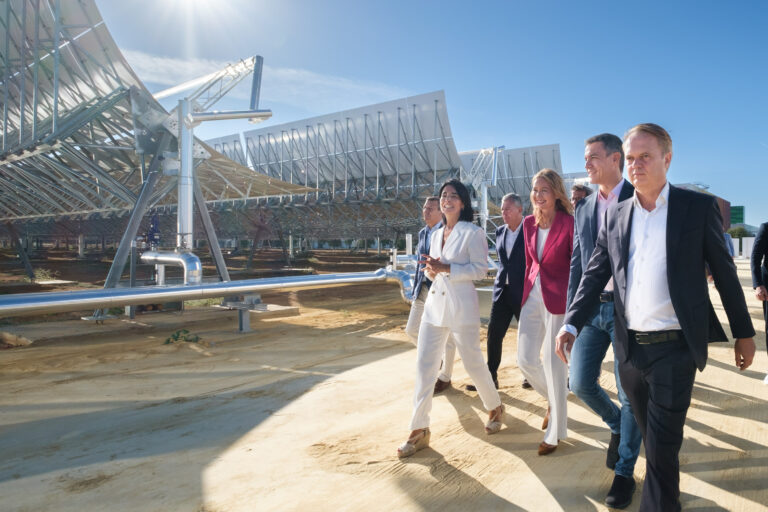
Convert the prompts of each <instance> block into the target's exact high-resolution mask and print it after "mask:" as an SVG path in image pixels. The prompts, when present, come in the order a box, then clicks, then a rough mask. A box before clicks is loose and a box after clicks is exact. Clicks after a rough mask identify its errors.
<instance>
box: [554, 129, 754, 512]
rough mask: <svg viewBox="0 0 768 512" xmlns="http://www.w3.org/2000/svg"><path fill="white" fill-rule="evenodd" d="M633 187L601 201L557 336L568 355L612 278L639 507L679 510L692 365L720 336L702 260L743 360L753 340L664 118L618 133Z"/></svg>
mask: <svg viewBox="0 0 768 512" xmlns="http://www.w3.org/2000/svg"><path fill="white" fill-rule="evenodd" d="M624 152H625V157H626V162H627V169H628V174H629V177H630V179H631V180H632V184H633V185H634V186H635V194H634V196H633V197H632V199H631V200H626V201H624V202H620V203H617V204H616V205H614V206H612V207H610V208H609V209H608V213H607V215H606V219H605V222H604V224H603V226H602V229H601V230H600V233H599V234H598V237H597V243H596V246H595V251H594V253H593V254H592V257H591V259H590V261H589V264H588V266H587V270H586V272H584V275H583V277H582V279H581V282H580V284H579V287H578V290H577V291H576V295H575V297H574V299H573V302H572V303H571V305H570V308H569V309H568V312H567V313H566V317H565V322H566V330H565V331H563V332H561V333H560V334H559V335H558V338H557V352H558V355H559V356H560V357H561V358H562V359H565V356H566V353H567V352H569V351H570V349H571V347H572V346H573V342H574V339H575V336H574V334H573V331H574V330H576V331H578V330H580V329H581V328H583V326H584V325H585V324H586V323H587V321H588V320H589V317H590V314H591V313H592V305H593V304H594V302H595V300H597V299H598V298H599V296H600V294H601V293H602V290H603V289H604V288H605V286H606V284H607V283H608V281H609V280H610V279H611V278H613V287H614V288H613V289H614V331H615V345H614V347H615V350H616V357H617V358H618V360H619V375H620V377H621V384H622V387H623V388H624V391H625V392H626V394H627V396H628V397H629V401H630V403H631V404H632V410H633V411H634V414H635V418H636V419H637V424H638V426H639V427H640V431H641V432H642V435H643V442H644V444H645V456H646V477H645V484H644V485H643V493H642V501H641V503H640V510H641V511H651V510H653V511H662V512H663V511H677V510H680V501H679V497H680V467H679V457H678V455H679V452H680V447H681V445H682V442H683V425H684V423H685V416H686V413H687V411H688V407H689V406H690V403H691V394H692V392H693V382H694V378H695V374H696V368H698V369H699V370H703V369H704V366H705V365H706V362H707V343H708V342H712V341H727V338H726V336H725V332H724V331H723V328H722V326H721V325H720V323H719V322H718V320H717V316H716V315H715V312H714V308H713V307H712V303H711V302H710V301H709V290H708V286H707V281H706V278H705V273H704V264H705V263H708V264H709V268H710V270H711V271H712V275H713V276H714V279H715V284H716V286H717V290H718V291H719V293H720V297H721V299H722V303H723V307H724V309H725V312H726V314H727V315H728V321H729V323H730V326H731V331H732V333H733V336H734V338H736V341H735V344H734V352H735V361H736V366H737V367H738V368H739V369H740V370H744V369H745V368H747V367H749V365H750V364H752V359H753V357H754V353H755V343H754V341H753V339H752V337H753V336H754V333H755V331H754V329H753V328H752V321H751V319H750V317H749V312H748V310H747V305H746V302H745V300H744V293H743V292H742V289H741V285H740V284H739V280H738V277H737V275H736V267H735V266H734V264H733V261H732V260H731V258H730V256H729V255H728V250H727V249H726V247H725V240H724V238H723V230H722V219H721V217H720V210H719V208H718V206H717V203H716V202H715V200H714V198H713V197H711V196H707V195H704V194H699V193H696V192H691V191H688V190H684V189H679V188H676V187H672V186H670V185H669V183H668V182H667V170H668V169H669V164H670V162H671V161H672V140H671V138H670V137H669V134H668V133H667V132H666V130H664V129H663V128H662V127H660V126H658V125H655V124H650V123H647V124H639V125H637V126H634V127H633V128H631V129H630V130H629V131H628V132H627V134H626V136H625V137H624Z"/></svg>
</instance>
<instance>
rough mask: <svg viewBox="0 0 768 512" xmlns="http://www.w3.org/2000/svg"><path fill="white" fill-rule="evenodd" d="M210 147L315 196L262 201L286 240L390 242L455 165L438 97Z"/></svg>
mask: <svg viewBox="0 0 768 512" xmlns="http://www.w3.org/2000/svg"><path fill="white" fill-rule="evenodd" d="M243 136H244V140H245V144H243V143H242V142H241V138H240V134H234V135H230V136H227V137H220V138H217V139H213V140H209V141H207V142H208V143H209V144H210V145H211V146H213V147H214V148H215V149H216V150H217V151H219V152H221V153H223V154H225V155H227V156H228V157H230V158H231V159H232V160H235V161H237V162H239V163H241V164H243V165H246V164H247V165H249V166H250V167H251V168H252V169H254V170H255V171H257V172H258V173H259V174H262V175H265V176H269V177H272V178H276V179H280V180H282V181H285V182H288V183H293V184H299V185H303V186H306V187H311V188H314V189H316V190H315V191H314V192H311V193H306V194H301V195H292V196H290V197H283V198H282V199H281V200H279V201H275V200H269V199H267V200H264V201H263V202H261V203H260V204H261V205H262V206H263V207H265V208H267V209H269V210H270V211H271V214H272V215H273V217H274V218H275V220H276V222H278V223H279V224H280V225H282V226H289V227H290V232H291V234H294V235H296V234H298V235H299V236H305V237H311V238H320V239H322V238H373V237H377V236H385V237H388V238H391V237H396V236H398V234H400V233H403V232H405V231H408V230H412V229H413V228H417V227H418V226H419V225H420V223H421V220H420V212H421V204H422V202H423V200H424V197H426V196H429V195H432V194H434V193H435V192H436V190H437V188H438V187H439V186H440V184H441V183H442V182H443V181H445V180H446V179H448V178H451V177H458V175H459V169H460V166H461V162H460V159H459V155H458V152H457V151H456V146H455V144H454V142H453V136H452V134H451V128H450V124H449V122H448V113H447V110H446V104H445V95H444V93H443V92H442V91H437V92H432V93H428V94H422V95H418V96H412V97H407V98H402V99H399V100H395V101H389V102H385V103H379V104H375V105H370V106H367V107H362V108H357V109H352V110H346V111H342V112H337V113H334V114H329V115H324V116H319V117H314V118H310V119H303V120H300V121H296V122H293V123H288V124H282V125H277V126H272V127H268V128H263V129H259V130H252V131H249V132H246V133H244V134H243Z"/></svg>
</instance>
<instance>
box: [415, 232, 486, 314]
mask: <svg viewBox="0 0 768 512" xmlns="http://www.w3.org/2000/svg"><path fill="white" fill-rule="evenodd" d="M443 229H444V228H440V229H438V230H437V231H435V232H434V233H432V238H431V239H430V248H429V255H430V256H431V257H433V258H440V262H441V263H448V264H450V265H451V272H450V273H446V272H440V273H439V274H437V276H435V279H433V280H432V286H431V287H430V289H429V293H428V294H427V300H426V301H425V302H424V316H423V317H422V321H424V322H427V323H430V324H432V325H436V326H440V327H458V326H462V325H475V324H477V325H478V326H479V325H480V306H479V304H478V300H477V290H475V285H474V283H473V282H472V281H474V280H478V279H483V278H484V277H485V275H486V274H487V272H488V243H487V242H486V240H485V233H484V232H483V230H482V229H481V228H480V227H479V226H476V225H475V224H472V223H470V222H466V221H459V222H457V223H456V226H454V228H453V231H451V234H450V235H448V240H446V242H445V246H443Z"/></svg>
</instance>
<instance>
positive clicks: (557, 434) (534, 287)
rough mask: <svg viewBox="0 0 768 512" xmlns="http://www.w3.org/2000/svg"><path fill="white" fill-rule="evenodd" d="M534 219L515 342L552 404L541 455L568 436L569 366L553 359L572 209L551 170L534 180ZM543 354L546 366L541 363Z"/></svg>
mask: <svg viewBox="0 0 768 512" xmlns="http://www.w3.org/2000/svg"><path fill="white" fill-rule="evenodd" d="M531 204H532V205H533V215H530V216H528V217H526V218H525V220H524V221H523V236H524V240H525V283H524V285H523V303H522V309H521V310H520V324H519V327H518V335H517V336H518V337H517V361H518V365H519V366H520V370H521V371H522V372H523V375H524V376H525V378H526V379H527V380H528V382H530V383H531V385H532V386H533V388H534V389H535V390H536V391H538V392H539V394H541V395H542V396H544V397H546V399H547V401H548V402H549V409H548V411H547V415H546V417H545V418H544V423H543V424H542V426H541V428H542V429H544V430H546V433H545V434H544V441H542V442H541V444H539V455H547V454H550V453H552V452H553V451H555V449H556V448H557V444H558V441H559V440H560V439H564V438H565V437H567V409H566V404H567V396H568V389H567V386H568V367H567V366H566V365H565V363H563V362H562V361H561V360H560V359H559V358H558V357H557V355H556V354H555V336H556V335H557V331H558V329H560V326H562V325H563V317H564V316H565V300H566V293H567V291H568V273H569V271H570V267H571V253H572V252H573V215H572V213H573V206H572V205H571V202H570V201H569V199H568V196H567V195H566V193H565V187H564V185H563V179H562V177H560V175H559V174H557V172H555V171H553V170H552V169H542V170H541V171H539V172H538V173H536V175H535V176H534V177H533V188H532V189H531ZM542 349H543V364H542V357H541V356H542Z"/></svg>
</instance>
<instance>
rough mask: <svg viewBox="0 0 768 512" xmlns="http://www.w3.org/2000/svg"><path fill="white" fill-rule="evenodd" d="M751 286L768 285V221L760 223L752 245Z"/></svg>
mask: <svg viewBox="0 0 768 512" xmlns="http://www.w3.org/2000/svg"><path fill="white" fill-rule="evenodd" d="M750 261H751V266H752V287H753V288H757V287H758V286H768V222H764V223H763V224H760V229H758V230H757V238H755V245H754V246H752V259H751V260H750Z"/></svg>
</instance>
